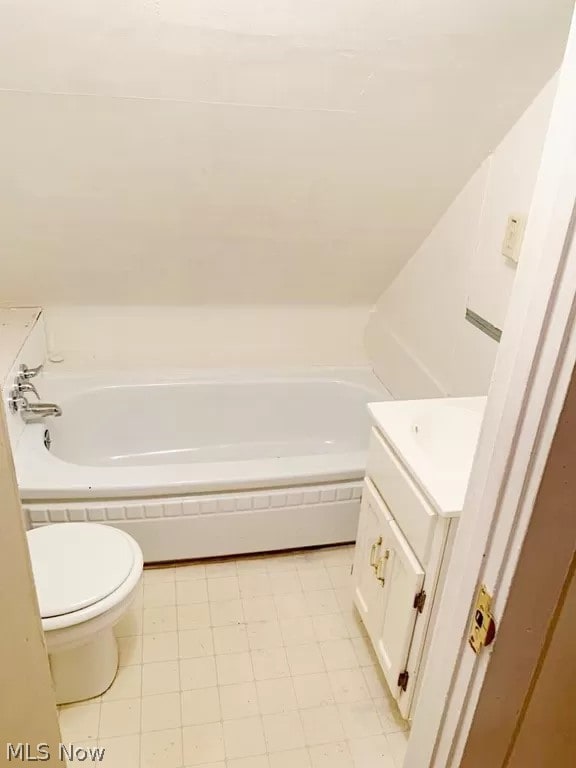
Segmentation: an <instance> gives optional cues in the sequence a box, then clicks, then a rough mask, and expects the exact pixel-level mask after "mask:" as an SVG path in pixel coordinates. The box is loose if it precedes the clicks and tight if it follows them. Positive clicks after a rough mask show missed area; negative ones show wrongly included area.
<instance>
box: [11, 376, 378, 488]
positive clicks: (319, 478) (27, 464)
mask: <svg viewBox="0 0 576 768" xmlns="http://www.w3.org/2000/svg"><path fill="white" fill-rule="evenodd" d="M47 376H48V377H49V379H47V383H49V384H52V385H54V384H56V385H57V384H58V382H59V383H60V384H61V385H63V386H64V388H65V391H66V390H67V391H68V392H70V389H69V388H70V387H73V388H75V386H79V387H80V389H81V390H83V391H85V392H89V391H90V390H91V389H93V388H94V387H95V386H97V387H103V386H106V385H107V383H108V384H110V383H111V382H113V383H114V384H115V385H119V384H120V385H130V384H133V385H138V384H141V383H144V382H154V383H157V382H162V383H167V382H174V383H184V382H187V381H188V382H190V381H201V382H204V383H210V382H216V381H218V382H222V381H224V382H234V381H237V382H258V383H262V382H279V381H280V382H284V383H289V382H294V383H296V382H313V381H324V382H334V383H340V384H343V385H348V386H350V385H352V386H356V387H359V388H361V389H364V390H365V391H366V392H368V393H370V394H371V395H372V394H373V395H374V398H370V399H367V401H366V404H368V402H369V401H370V400H373V399H377V398H378V395H381V397H380V399H381V400H387V399H391V395H390V393H389V392H388V391H387V390H386V388H385V387H384V386H383V384H382V383H381V382H380V380H379V379H378V378H377V377H376V375H375V374H374V372H373V370H372V369H371V368H370V367H368V366H351V367H348V368H346V367H341V366H339V367H310V368H306V369H303V368H292V369H278V368H277V369H258V368H250V369H220V370H215V369H203V370H193V371H192V370H187V371H182V370H174V371H166V370H163V371H162V372H159V371H155V370H152V371H150V370H149V371H142V370H138V371H117V372H111V371H106V372H102V371H94V372H86V371H85V372H74V371H70V372H62V374H61V373H60V372H59V371H49V372H48V374H47ZM72 391H74V390H72ZM46 426H49V425H47V424H46V425H45V424H28V425H27V427H26V429H24V430H23V432H22V434H21V436H20V439H19V440H18V444H17V446H16V448H15V451H14V456H15V464H16V473H17V478H18V486H19V489H20V495H21V498H22V500H23V502H25V503H26V502H38V501H47V502H48V501H50V502H57V501H84V500H105V499H123V498H124V499H135V498H158V497H174V496H186V495H194V494H203V493H214V492H233V491H242V490H259V489H267V488H282V487H291V486H295V485H298V486H306V485H317V484H323V483H333V482H346V481H351V480H361V479H362V478H363V476H364V473H365V467H366V459H367V450H368V449H367V447H366V449H365V450H362V451H354V452H346V453H336V454H311V455H305V454H303V455H299V456H288V457H281V458H259V459H243V460H239V461H225V462H222V461H221V462H201V463H198V464H194V463H189V464H180V465H178V464H174V465H172V464H166V465H153V466H152V467H151V466H147V465H140V466H121V467H109V466H104V467H103V466H89V465H82V464H73V463H69V462H66V461H64V460H62V459H59V458H57V457H56V456H54V455H53V454H51V453H49V452H48V451H47V450H46V449H45V448H44V445H43V434H44V429H45V428H46ZM150 477H152V478H153V482H151V481H150V480H149V479H148V478H150Z"/></svg>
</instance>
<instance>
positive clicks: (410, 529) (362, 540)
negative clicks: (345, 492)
mask: <svg viewBox="0 0 576 768" xmlns="http://www.w3.org/2000/svg"><path fill="white" fill-rule="evenodd" d="M485 403H486V398H485V397H474V398H450V399H435V400H405V401H396V402H393V401H392V402H385V403H375V404H372V405H370V406H369V410H370V413H371V415H372V419H373V428H372V435H371V440H370V452H369V457H368V466H367V471H366V478H365V483H364V490H363V495H362V507H361V511H360V520H359V526H358V535H357V540H356V552H355V559H354V569H353V579H354V601H355V604H356V607H357V609H358V611H359V613H360V616H361V617H362V620H363V622H364V624H365V626H366V630H367V632H368V635H369V637H370V639H371V641H372V644H373V646H374V649H375V651H376V654H377V656H378V660H379V662H380V665H381V666H382V670H383V672H384V675H385V677H386V680H387V682H388V685H389V687H390V691H391V692H392V695H393V696H394V697H395V698H396V699H397V702H398V706H399V709H400V712H401V713H402V715H403V716H404V717H405V718H407V719H408V718H410V717H411V715H412V712H413V710H414V705H415V702H416V699H417V695H418V689H419V684H420V683H421V678H422V675H421V673H422V671H423V669H424V664H425V660H426V652H427V647H428V645H429V642H430V637H431V634H432V628H433V624H434V619H435V615H436V609H437V605H438V599H439V597H440V594H441V588H442V583H443V579H444V577H445V572H446V567H447V564H448V560H449V557H450V551H451V547H452V543H453V540H454V535H455V532H456V526H457V523H458V516H459V515H460V512H461V510H462V506H463V503H464V495H465V492H466V487H467V485H468V479H469V476H470V470H471V467H472V461H473V458H474V451H475V449H476V444H477V441H478V435H479V432H480V425H481V422H482V417H483V413H484V406H485Z"/></svg>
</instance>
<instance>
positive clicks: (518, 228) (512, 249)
mask: <svg viewBox="0 0 576 768" xmlns="http://www.w3.org/2000/svg"><path fill="white" fill-rule="evenodd" d="M523 236H524V217H523V216H520V215H518V214H515V213H513V214H511V215H510V216H508V222H507V224H506V232H505V234H504V240H503V242H502V256H504V257H505V258H507V259H509V260H510V261H512V262H514V264H517V263H518V258H519V256H520V248H521V247H522V238H523Z"/></svg>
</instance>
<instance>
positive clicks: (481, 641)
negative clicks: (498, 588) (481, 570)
mask: <svg viewBox="0 0 576 768" xmlns="http://www.w3.org/2000/svg"><path fill="white" fill-rule="evenodd" d="M491 607H492V595H491V594H490V593H489V592H488V590H487V589H486V587H485V586H484V584H481V585H480V587H479V589H478V594H477V595H476V602H475V603H474V615H473V616H472V623H471V626H470V634H469V636H468V643H469V644H470V647H471V648H472V650H473V651H474V653H476V654H478V653H480V651H481V650H482V648H485V647H486V646H487V645H490V644H491V643H492V641H493V640H494V635H495V634H496V623H495V621H494V618H493V616H492V613H491V612H490V609H491Z"/></svg>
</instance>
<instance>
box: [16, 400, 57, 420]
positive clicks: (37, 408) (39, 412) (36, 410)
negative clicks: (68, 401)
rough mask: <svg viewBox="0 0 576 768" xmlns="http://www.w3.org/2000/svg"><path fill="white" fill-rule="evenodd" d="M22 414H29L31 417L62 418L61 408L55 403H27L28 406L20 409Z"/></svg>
mask: <svg viewBox="0 0 576 768" xmlns="http://www.w3.org/2000/svg"><path fill="white" fill-rule="evenodd" d="M22 412H23V414H30V415H31V416H39V417H40V418H42V417H44V416H62V408H60V406H59V405H56V403H28V405H27V406H26V407H25V408H23V409H22Z"/></svg>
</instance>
